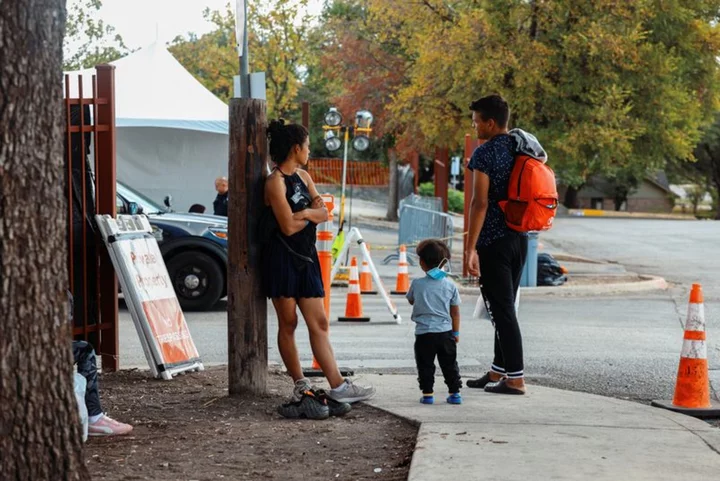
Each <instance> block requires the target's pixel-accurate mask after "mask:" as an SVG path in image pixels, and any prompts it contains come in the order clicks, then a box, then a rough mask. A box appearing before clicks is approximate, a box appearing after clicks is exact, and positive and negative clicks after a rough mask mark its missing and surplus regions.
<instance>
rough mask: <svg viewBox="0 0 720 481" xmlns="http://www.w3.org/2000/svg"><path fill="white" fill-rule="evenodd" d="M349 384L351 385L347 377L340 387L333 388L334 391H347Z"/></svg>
mask: <svg viewBox="0 0 720 481" xmlns="http://www.w3.org/2000/svg"><path fill="white" fill-rule="evenodd" d="M349 386H350V384H349V383H348V381H347V379H345V381H343V383H342V384H340V385H339V386H338V387H336V388H333V389H332V391H333V392H337V393H341V392H343V391H345V390H346V389H347V388H348V387H349Z"/></svg>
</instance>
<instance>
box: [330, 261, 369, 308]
mask: <svg viewBox="0 0 720 481" xmlns="http://www.w3.org/2000/svg"><path fill="white" fill-rule="evenodd" d="M338 321H340V322H348V321H351V322H370V318H369V317H363V307H362V298H361V297H360V280H359V279H358V265H357V258H356V257H353V258H352V261H350V282H349V284H348V293H347V302H346V304H345V317H339V318H338Z"/></svg>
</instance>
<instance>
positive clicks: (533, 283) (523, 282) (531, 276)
mask: <svg viewBox="0 0 720 481" xmlns="http://www.w3.org/2000/svg"><path fill="white" fill-rule="evenodd" d="M537 256H538V233H537V232H529V233H528V250H527V259H525V265H524V266H523V271H522V277H520V287H537Z"/></svg>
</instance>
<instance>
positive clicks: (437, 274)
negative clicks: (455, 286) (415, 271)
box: [427, 259, 447, 280]
mask: <svg viewBox="0 0 720 481" xmlns="http://www.w3.org/2000/svg"><path fill="white" fill-rule="evenodd" d="M446 265H447V259H443V260H442V261H441V262H440V265H438V266H437V267H433V268H432V269H430V270H429V271H427V275H428V276H429V277H430V278H431V279H436V280H440V279H444V278H446V277H447V271H445V266H446Z"/></svg>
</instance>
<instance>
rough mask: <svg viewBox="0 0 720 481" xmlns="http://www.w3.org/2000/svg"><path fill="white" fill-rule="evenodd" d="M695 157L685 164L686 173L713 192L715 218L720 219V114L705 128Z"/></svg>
mask: <svg viewBox="0 0 720 481" xmlns="http://www.w3.org/2000/svg"><path fill="white" fill-rule="evenodd" d="M695 159H696V161H695V162H692V163H688V164H685V166H686V168H685V169H684V171H685V175H686V176H688V177H689V178H690V179H695V181H696V183H698V184H699V185H700V186H702V187H705V188H707V190H709V191H710V192H711V194H712V197H713V204H714V207H715V219H717V220H720V207H718V198H720V116H719V117H718V119H717V120H716V121H715V123H714V124H712V125H711V126H709V127H708V128H707V129H706V130H705V133H704V136H703V139H702V141H701V142H700V143H699V144H698V146H697V147H696V149H695ZM686 178H687V177H686ZM703 190H705V189H703Z"/></svg>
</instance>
